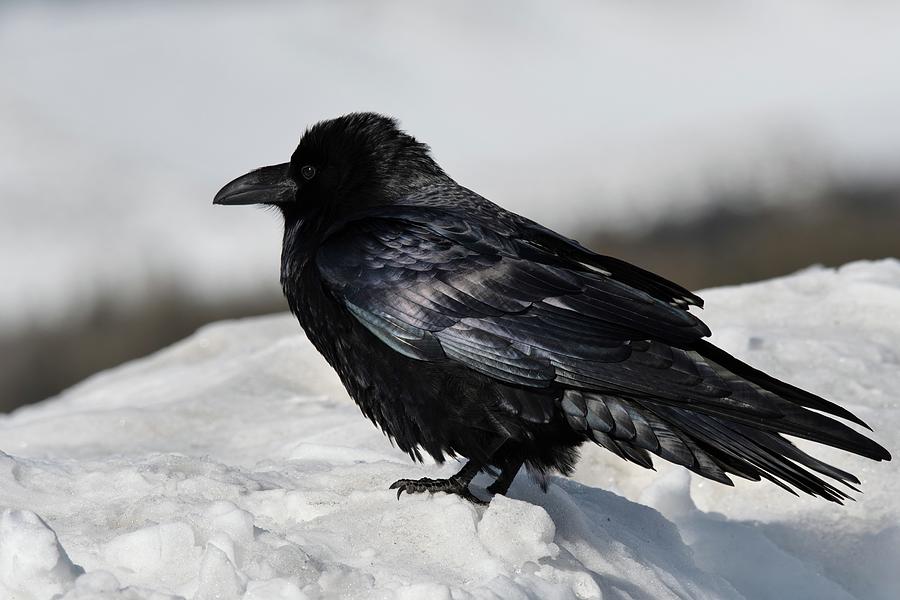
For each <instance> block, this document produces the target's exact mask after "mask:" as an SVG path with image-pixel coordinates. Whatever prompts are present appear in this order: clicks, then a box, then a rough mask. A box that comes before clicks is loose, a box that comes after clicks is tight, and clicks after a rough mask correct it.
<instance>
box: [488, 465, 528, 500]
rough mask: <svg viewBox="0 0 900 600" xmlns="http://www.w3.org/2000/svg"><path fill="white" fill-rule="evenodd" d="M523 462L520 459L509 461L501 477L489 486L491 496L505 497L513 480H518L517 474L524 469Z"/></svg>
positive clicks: (501, 472)
mask: <svg viewBox="0 0 900 600" xmlns="http://www.w3.org/2000/svg"><path fill="white" fill-rule="evenodd" d="M522 462H523V461H522V460H519V459H511V460H509V461H507V462H506V464H504V465H503V468H502V469H501V470H500V475H499V476H498V477H497V479H495V480H494V483H492V484H491V485H489V486H488V488H487V491H488V492H490V494H491V495H495V494H502V495H504V496H505V495H506V492H507V490H509V486H510V485H512V482H513V480H514V479H515V478H516V473H518V472H519V469H521V468H522Z"/></svg>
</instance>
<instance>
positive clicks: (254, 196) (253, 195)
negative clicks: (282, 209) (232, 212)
mask: <svg viewBox="0 0 900 600" xmlns="http://www.w3.org/2000/svg"><path fill="white" fill-rule="evenodd" d="M290 167H291V163H282V164H280V165H272V166H271V167H262V168H261V169H256V170H255V171H251V172H249V173H247V174H246V175H241V176H240V177H238V178H237V179H235V180H234V181H232V182H230V183H229V184H227V185H226V186H225V187H223V188H222V189H221V190H219V193H218V194H216V197H215V198H214V199H213V204H278V203H281V202H294V201H295V200H296V194H297V184H296V182H295V181H294V180H293V179H292V178H291V175H290Z"/></svg>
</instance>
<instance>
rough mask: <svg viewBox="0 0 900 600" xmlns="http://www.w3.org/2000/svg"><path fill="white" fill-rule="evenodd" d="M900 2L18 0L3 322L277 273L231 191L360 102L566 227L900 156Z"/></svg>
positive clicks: (446, 159)
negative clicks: (215, 205) (224, 198)
mask: <svg viewBox="0 0 900 600" xmlns="http://www.w3.org/2000/svg"><path fill="white" fill-rule="evenodd" d="M898 23H900V4H898V3H896V2H867V3H865V6H864V7H860V6H859V5H858V3H848V2H844V1H842V0H794V1H792V2H784V1H783V0H756V1H754V2H752V3H710V2H679V3H677V5H676V4H672V5H671V6H669V5H666V4H665V3H660V2H656V3H649V4H648V3H643V2H637V3H635V2H595V1H593V0H575V1H573V2H569V3H567V4H566V7H565V9H560V7H559V5H558V3H554V2H546V1H543V2H541V1H538V2H524V1H520V0H503V1H500V2H492V3H490V4H486V3H484V2H480V1H478V0H466V1H462V2H450V3H448V2H415V1H409V0H385V1H383V2H378V3H372V2H368V1H366V0H356V1H347V2H318V3H315V2H300V3H298V2H289V1H280V2H247V3H236V2H229V3H226V4H224V5H223V4H222V3H219V2H199V1H193V2H190V1H183V2H163V3H152V2H97V1H94V2H74V1H73V2H6V3H0V72H2V73H3V77H2V78H0V156H2V157H3V160H2V161H0V272H2V273H4V285H3V286H0V327H2V328H4V329H7V328H21V327H24V326H27V325H28V324H29V323H30V322H34V323H37V324H40V325H45V324H48V322H49V323H50V324H52V323H53V322H55V321H58V320H60V319H63V318H69V317H70V316H71V315H72V314H76V315H77V314H79V311H89V310H90V309H91V307H92V306H94V304H95V303H96V302H97V301H98V300H99V301H106V302H108V303H113V304H115V303H127V302H137V301H141V300H146V298H147V296H150V295H152V294H153V293H154V291H155V290H158V289H159V288H161V287H165V286H172V287H175V288H177V289H181V290H186V293H190V294H197V295H199V296H201V297H203V298H210V297H211V298H221V297H225V296H228V295H229V294H231V295H233V294H237V293H246V292H249V291H254V290H258V289H259V288H260V286H264V285H269V286H270V288H271V289H272V290H273V291H275V292H277V288H276V286H275V285H273V284H272V283H271V282H272V281H275V280H276V277H274V276H273V275H277V264H278V262H277V256H278V251H279V249H280V236H278V235H277V234H274V233H273V231H272V229H273V226H275V225H274V224H273V219H271V218H269V217H268V215H265V214H263V213H259V212H253V211H247V210H243V211H238V210H228V209H222V210H213V209H212V207H211V206H210V202H211V200H212V197H213V195H214V194H215V192H216V190H217V189H218V188H219V187H220V186H221V185H223V184H224V183H225V182H226V181H228V180H229V179H231V178H232V177H236V176H237V175H240V174H242V173H244V172H246V171H248V170H250V169H252V168H255V167H257V166H261V165H263V164H272V163H277V162H282V161H284V160H286V158H287V157H288V156H289V155H290V152H291V151H292V150H293V148H294V146H295V145H296V143H297V140H298V138H299V136H300V135H301V133H302V131H303V129H304V128H305V127H307V126H308V125H309V124H311V123H313V122H315V121H317V120H319V119H324V118H331V117H334V116H337V115H339V114H342V113H345V112H350V111H356V110H377V111H382V112H386V113H389V114H392V115H396V116H397V117H399V118H400V119H401V122H402V125H403V126H404V127H405V128H407V129H408V130H409V131H411V132H413V133H414V134H415V135H417V136H418V137H420V139H422V140H424V141H426V142H428V143H429V144H431V145H432V147H433V148H434V150H435V156H436V158H437V159H438V161H439V162H440V163H441V164H442V165H443V166H444V167H445V168H446V169H447V170H448V172H449V173H450V174H451V175H453V176H454V177H455V178H457V179H458V180H459V181H460V183H462V184H463V185H466V186H468V187H471V188H472V189H474V190H476V191H478V192H479V193H481V194H484V195H485V196H487V197H488V198H490V199H492V200H494V201H496V202H498V203H500V204H502V205H503V206H505V207H507V208H509V209H512V210H514V211H516V212H520V213H522V214H525V215H526V216H528V217H531V218H534V219H536V220H538V221H540V222H541V223H544V224H546V225H548V226H550V227H553V228H555V229H563V230H564V232H566V231H568V232H570V233H571V232H572V231H573V230H575V229H577V228H578V227H580V226H583V224H584V223H592V224H596V226H597V227H604V228H608V227H628V226H635V227H636V226H643V225H646V224H653V223H654V222H655V221H656V220H657V219H660V218H678V217H681V218H687V217H689V216H690V215H691V214H695V213H697V212H699V211H702V210H704V207H705V206H706V205H708V204H709V203H710V202H713V201H716V202H733V203H734V205H735V206H734V208H736V209H742V208H745V205H746V204H747V203H748V202H749V200H748V196H754V195H758V196H759V198H761V201H763V202H771V203H779V202H792V201H796V200H797V198H809V197H812V196H814V195H815V191H816V186H817V185H819V184H820V183H821V181H822V179H827V178H829V177H831V176H834V177H837V178H851V179H853V178H857V179H868V178H870V177H871V178H876V179H877V178H878V177H885V176H895V174H896V165H897V164H898V162H900V69H898V68H897V59H896V57H897V56H900V36H898V35H897V31H898ZM798 188H799V189H798ZM810 188H812V189H810ZM753 192H757V194H754V193H753ZM23 248H27V249H28V251H27V252H23V251H22V249H23ZM235 248H240V252H235V251H234V250H235ZM225 255H227V256H229V260H227V261H225V260H223V259H222V257H223V256H225ZM188 284H189V285H188Z"/></svg>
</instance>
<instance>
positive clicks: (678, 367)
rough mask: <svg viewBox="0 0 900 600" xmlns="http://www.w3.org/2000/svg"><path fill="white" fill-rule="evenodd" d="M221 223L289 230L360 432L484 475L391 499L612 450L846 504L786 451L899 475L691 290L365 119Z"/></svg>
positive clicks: (816, 465)
mask: <svg viewBox="0 0 900 600" xmlns="http://www.w3.org/2000/svg"><path fill="white" fill-rule="evenodd" d="M214 203H215V204H263V205H269V206H273V207H277V208H278V209H279V210H280V212H281V213H282V215H283V216H284V245H283V249H282V257H281V285H282V287H283V289H284V293H285V296H286V297H287V301H288V304H289V305H290V309H291V311H292V312H293V313H294V314H295V315H296V316H297V318H298V319H299V321H300V324H301V325H302V326H303V329H304V330H305V331H306V334H307V336H308V337H309V339H310V340H311V341H312V343H313V344H314V345H315V346H316V348H317V349H318V350H319V352H321V353H322V354H323V355H324V356H325V358H326V359H327V360H328V362H329V364H330V365H331V366H332V367H333V368H334V369H335V370H336V371H337V373H338V375H339V376H340V378H341V381H342V382H343V384H344V386H346V388H347V391H348V392H349V394H350V396H352V397H353V399H354V400H355V401H356V403H357V404H358V405H359V407H360V409H362V412H363V414H365V415H366V416H367V417H368V418H369V419H371V420H372V421H373V422H374V423H375V424H376V425H378V426H379V427H380V428H381V429H382V430H383V431H384V432H385V434H387V435H388V436H389V437H390V438H391V439H392V440H394V442H396V444H397V446H399V447H400V448H401V449H402V450H404V451H405V452H406V453H408V454H409V455H410V456H411V457H412V458H413V459H416V460H421V458H422V454H421V451H422V450H424V451H425V452H427V453H428V454H430V455H431V456H432V457H434V459H435V460H437V461H439V462H442V461H443V460H444V458H445V457H446V456H451V457H454V456H461V457H465V458H466V459H468V461H467V462H466V464H465V466H464V467H463V468H462V470H460V471H459V472H458V473H457V474H456V475H454V476H453V477H451V478H449V479H444V480H433V479H427V478H426V479H418V480H410V479H402V480H400V481H397V482H395V483H394V484H393V485H392V486H391V488H392V489H397V490H398V491H397V496H398V498H399V496H400V493H401V492H403V491H406V492H425V491H427V492H437V491H443V492H449V493H454V494H459V495H460V496H463V497H464V498H466V499H468V500H471V501H472V502H477V503H482V502H483V501H482V500H480V499H478V498H477V497H476V496H474V495H473V494H472V493H471V491H470V490H469V487H468V486H469V482H470V481H471V480H472V478H473V477H474V476H475V475H476V474H477V473H478V472H480V471H486V472H488V473H490V474H492V475H495V476H496V479H495V481H494V482H493V483H492V484H491V485H490V486H489V487H488V492H490V493H492V494H503V493H505V492H506V491H507V489H508V488H509V485H510V483H512V481H513V479H514V478H515V476H516V473H517V472H518V471H519V469H520V468H521V467H522V466H523V465H526V467H527V468H528V470H529V471H530V472H531V473H532V474H533V475H535V476H536V477H537V479H538V481H539V482H540V483H541V485H542V487H544V488H546V477H547V473H548V472H551V471H557V472H559V473H562V474H569V473H571V471H572V469H573V466H574V464H575V461H576V459H577V449H578V447H579V446H580V445H581V444H582V443H584V442H587V441H592V442H596V443H598V444H600V445H602V446H603V447H604V448H606V449H608V450H609V451H611V452H613V453H615V454H617V455H618V456H620V457H621V458H623V459H625V460H628V461H631V462H634V463H637V464H639V465H641V466H643V467H647V468H650V467H651V466H652V462H651V457H650V455H651V454H656V455H657V456H660V457H662V458H664V459H666V460H668V461H671V462H673V463H676V464H679V465H683V466H685V467H687V468H688V469H690V470H691V471H694V472H695V473H699V474H700V475H703V476H704V477H708V478H710V479H713V480H715V481H718V482H721V483H725V484H729V485H731V484H732V482H731V479H730V478H729V476H732V475H734V476H738V477H743V478H746V479H751V480H759V479H761V478H765V479H768V480H770V481H772V482H774V483H776V484H778V485H779V486H781V487H783V488H784V489H786V490H788V491H790V492H791V493H796V492H794V489H796V490H800V491H803V492H807V493H809V494H812V495H815V496H821V497H822V498H825V499H827V500H831V501H834V502H838V503H840V502H841V501H842V500H843V499H847V498H850V496H848V495H847V493H846V492H845V491H844V490H842V489H841V488H839V487H836V486H835V485H834V483H833V482H829V481H828V480H826V479H823V478H822V477H820V475H823V476H827V477H828V478H830V479H831V480H834V481H836V482H840V483H842V484H845V485H846V486H847V487H848V488H850V489H853V490H856V488H854V487H853V485H852V484H858V483H859V481H858V480H857V479H856V477H854V476H853V475H851V474H850V473H847V472H845V471H842V470H840V469H837V468H835V467H832V466H830V465H828V464H825V463H823V462H821V461H819V460H817V459H815V458H813V457H812V456H810V455H808V454H807V453H805V452H804V451H802V450H800V449H799V448H797V447H796V446H795V445H794V444H793V443H791V442H790V441H789V440H788V439H786V438H785V437H783V435H782V434H787V435H790V436H796V437H800V438H805V439H808V440H813V441H816V442H819V443H822V444H826V445H829V446H834V447H836V448H841V449H843V450H847V451H849V452H853V453H855V454H859V455H861V456H865V457H868V458H871V459H873V460H878V461H881V460H890V454H889V453H888V452H887V450H885V449H884V448H883V447H881V446H880V445H878V444H877V443H875V442H873V441H872V440H870V439H868V438H866V437H865V436H863V435H861V434H859V433H858V432H856V431H854V430H853V429H851V428H850V427H848V426H847V425H845V424H843V423H841V422H839V421H837V420H835V419H833V418H831V417H829V416H826V415H834V416H837V417H840V418H842V419H845V420H847V421H852V422H854V423H857V424H859V425H863V426H866V425H865V423H863V422H862V421H861V420H860V419H859V418H857V417H856V416H854V415H853V414H852V413H850V412H849V411H847V410H846V409H844V408H841V407H840V406H838V405H836V404H834V403H832V402H829V401H827V400H825V399H823V398H820V397H818V396H816V395H814V394H811V393H809V392H806V391H804V390H801V389H799V388H796V387H794V386H792V385H790V384H788V383H784V382H782V381H779V380H777V379H775V378H773V377H770V376H769V375H767V374H765V373H763V372H761V371H758V370H756V369H754V368H753V367H751V366H749V365H747V364H745V363H743V362H741V361H740V360H738V359H736V358H734V357H733V356H731V355H729V354H728V353H726V352H725V351H723V350H721V349H719V348H717V347H716V346H714V345H712V344H710V343H709V342H708V341H706V340H704V339H703V338H705V337H706V336H708V335H710V331H709V329H708V328H707V326H706V325H704V324H703V322H701V321H700V320H699V319H698V318H697V317H696V316H694V315H693V314H691V313H690V312H688V308H689V307H690V306H697V307H702V305H703V301H702V300H701V299H700V298H699V297H697V296H696V295H694V294H692V293H691V292H689V291H688V290H686V289H684V288H682V287H681V286H678V285H676V284H674V283H672V282H670V281H667V280H666V279H664V278H662V277H660V276H658V275H655V274H653V273H650V272H648V271H645V270H643V269H641V268H638V267H636V266H634V265H631V264H629V263H627V262H624V261H622V260H618V259H616V258H612V257H609V256H604V255H601V254H596V253H594V252H592V251H590V250H588V249H587V248H585V247H583V246H581V245H580V244H578V242H575V241H573V240H570V239H567V238H565V237H563V236H561V235H559V234H557V233H555V232H553V231H551V230H549V229H547V228H546V227H542V226H541V225H539V224H537V223H535V222H533V221H530V220H528V219H526V218H524V217H521V216H519V215H517V214H514V213H511V212H509V211H507V210H504V209H503V208H501V207H499V206H497V205H496V204H493V203H492V202H490V201H488V200H486V199H485V198H482V197H481V196H479V195H478V194H476V193H475V192H472V191H471V190H468V189H466V188H464V187H462V186H461V185H459V184H457V183H456V182H455V181H454V180H453V179H451V178H450V177H449V176H448V175H447V174H446V173H444V171H443V170H442V169H441V168H440V167H439V166H438V164H437V163H436V162H435V161H434V160H433V159H432V158H431V156H430V154H429V149H428V147H427V146H426V145H424V144H422V143H420V142H418V141H417V140H416V139H415V138H413V137H411V136H410V135H408V134H406V133H404V132H403V131H401V130H400V129H399V128H398V126H397V123H396V121H394V120H393V119H391V118H388V117H385V116H381V115H378V114H373V113H354V114H349V115H346V116H343V117H339V118H337V119H333V120H329V121H323V122H321V123H318V124H316V125H314V126H313V127H311V128H310V129H308V130H307V131H306V133H305V134H304V135H303V137H302V139H301V140H300V143H299V145H298V146H297V149H296V150H295V151H294V153H293V155H292V156H291V160H290V162H288V163H284V164H280V165H275V166H270V167H263V168H261V169H257V170H256V171H253V172H251V173H248V174H247V175H244V176H242V177H239V178H237V179H235V180H234V181H232V182H231V183H229V184H228V185H226V186H225V187H224V188H222V190H221V191H220V192H219V193H218V194H217V195H216V197H215V200H214Z"/></svg>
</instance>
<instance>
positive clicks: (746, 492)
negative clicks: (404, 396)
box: [0, 260, 900, 600]
mask: <svg viewBox="0 0 900 600" xmlns="http://www.w3.org/2000/svg"><path fill="white" fill-rule="evenodd" d="M704 296H705V298H706V300H707V306H708V308H707V310H706V311H705V312H704V318H705V319H706V320H707V322H708V323H709V324H710V325H711V327H712V328H713V330H714V331H715V332H716V334H715V338H714V339H715V341H717V342H718V343H720V344H721V345H723V346H724V347H726V348H727V349H729V350H730V351H732V352H734V353H736V354H738V355H739V356H742V357H744V358H746V359H748V360H750V361H751V362H753V363H754V364H756V365H758V366H760V367H762V368H765V369H768V370H770V371H771V372H772V373H774V374H776V375H778V376H781V377H784V378H787V379H789V380H790V381H792V382H794V383H797V384H800V385H803V386H806V387H808V388H809V389H811V390H813V391H816V392H819V393H822V394H825V395H826V396H828V397H830V398H833V399H836V400H838V401H840V402H841V403H842V404H843V405H844V406H847V407H849V408H851V409H852V410H853V411H854V412H856V413H857V414H858V415H859V416H861V417H862V418H863V419H864V420H866V421H868V422H869V423H871V424H872V425H873V426H874V427H875V432H874V434H873V435H874V436H875V438H876V439H877V440H878V441H880V442H881V443H883V444H884V445H885V446H886V447H888V448H889V449H892V450H894V451H896V449H897V446H898V445H897V443H896V442H897V440H898V439H900V433H898V432H900V402H898V398H897V396H896V390H897V389H900V369H898V365H900V261H897V260H884V261H880V262H860V263H853V264H849V265H846V266H844V267H843V268H840V269H838V270H831V269H823V268H811V269H808V270H806V271H803V272H800V273H798V274H795V275H792V276H790V277H786V278H782V279H777V280H772V281H768V282H762V283H757V284H752V285H745V286H739V287H734V288H722V289H716V290H709V291H707V292H705V293H704ZM0 440H3V442H2V443H3V445H2V451H3V453H2V454H0V509H2V516H0V597H2V598H14V599H15V600H43V599H45V598H50V597H51V596H54V595H55V596H56V597H62V598H65V599H66V600H76V599H77V600H81V599H89V598H90V599H96V598H103V599H109V600H118V599H129V600H135V599H151V598H152V599H154V600H162V599H171V598H185V599H204V600H205V599H212V598H216V599H219V600H225V599H238V598H240V599H243V600H263V599H284V600H300V599H338V598H384V599H388V598H397V599H407V598H408V599H419V598H428V599H447V600H461V599H470V598H471V599H476V598H477V599H482V598H484V599H488V598H491V599H497V598H504V599H505V598H512V599H523V600H524V599H560V600H561V599H567V600H570V599H574V598H579V599H581V598H604V599H610V598H715V599H719V598H747V599H763V598H773V597H781V598H809V599H813V598H815V599H831V598H835V599H837V598H840V599H849V598H857V599H863V598H865V599H867V600H868V599H875V600H888V599H892V598H896V597H898V594H900V570H898V569H897V566H898V561H900V519H898V517H900V506H898V502H897V500H896V489H897V487H898V485H900V469H898V467H897V465H898V463H897V462H896V461H894V462H891V463H880V464H876V463H870V462H867V461H865V460H864V459H859V458H857V457H853V456H850V455H848V454H845V453H841V452H839V451H832V450H829V449H822V448H819V449H817V452H818V454H819V455H821V456H823V457H825V458H826V459H828V460H831V461H833V462H835V463H836V464H838V465H839V466H841V467H842V468H846V469H849V470H850V471H852V472H854V473H855V474H857V475H858V476H860V479H861V480H862V490H863V491H864V493H863V494H861V495H859V497H858V501H857V502H851V503H849V504H848V505H847V506H843V507H841V506H837V505H834V504H830V503H827V502H824V501H821V500H816V499H814V498H808V497H801V498H795V497H793V496H791V495H789V494H787V493H785V492H784V491H782V490H780V489H778V488H776V487H775V486H773V485H768V484H750V483H745V482H738V484H737V486H736V488H729V487H726V486H721V485H718V484H715V483H712V482H709V481H705V480H700V479H699V478H697V477H695V476H692V475H691V474H690V473H688V472H687V471H684V470H683V469H678V468H674V467H670V466H668V465H666V464H664V463H660V464H658V465H657V468H658V471H657V472H650V471H644V470H642V469H639V468H638V467H635V466H634V465H629V464H626V463H624V462H622V461H620V460H619V459H617V458H616V457H613V456H612V455H610V454H609V453H604V452H603V451H602V450H601V449H599V448H596V447H590V448H585V451H584V453H583V459H582V461H581V463H580V467H579V470H578V472H577V473H576V476H575V477H574V478H573V479H566V478H560V477H555V478H553V479H552V480H551V485H550V488H549V490H548V492H547V493H546V494H545V493H543V492H541V491H540V488H539V487H538V486H537V485H536V484H535V483H534V482H533V481H531V480H530V479H529V478H528V477H527V476H526V475H524V474H521V475H520V476H519V477H518V478H517V480H516V481H515V482H514V484H513V486H512V488H511V490H510V494H509V497H496V498H495V499H494V500H493V502H492V503H491V504H490V506H489V507H487V508H484V507H475V506H473V505H471V504H469V503H467V502H465V501H463V500H461V499H459V498H457V497H454V496H448V495H445V494H438V495H435V496H422V495H404V496H403V497H402V498H401V500H400V501H398V500H397V498H396V495H395V493H394V492H393V491H392V490H389V489H388V485H389V484H390V483H391V482H392V481H394V480H396V479H399V478H402V477H420V476H432V477H439V476H448V475H450V474H452V473H453V472H454V470H455V469H457V468H458V466H459V465H458V464H456V463H452V464H445V465H443V466H439V465H436V464H433V463H426V464H422V465H417V464H413V463H411V462H410V461H409V460H408V458H407V457H406V456H405V455H404V454H402V453H400V452H399V451H397V450H396V449H394V448H392V447H391V446H390V444H389V443H388V442H387V440H386V439H385V438H384V437H382V435H381V434H380V433H379V432H378V431H377V430H376V429H375V428H374V427H373V426H372V425H371V424H370V423H369V422H368V421H366V420H365V419H364V418H363V417H362V416H361V415H360V414H359V411H358V410H357V408H356V407H355V406H354V405H353V403H352V401H351V400H350V399H349V398H348V397H347V396H346V394H345V392H344V391H343V389H342V387H341V385H340V383H339V381H338V380H337V378H336V376H335V375H334V373H333V372H332V371H331V370H330V369H329V368H328V367H327V365H326V364H325V363H324V361H323V359H322V358H321V357H320V356H319V355H318V354H317V353H316V352H315V350H314V349H313V348H312V347H311V345H310V344H309V343H308V342H307V341H306V339H305V338H304V337H303V335H302V333H301V330H300V328H299V326H298V325H297V324H296V322H295V321H294V320H293V318H292V317H291V316H289V315H275V316H270V317H263V318H253V319H246V320H240V321H233V322H223V323H217V324H214V325H210V326H207V327H205V328H204V329H202V330H201V331H199V332H198V333H197V334H196V335H194V336H192V337H190V338H188V339H186V340H184V341H182V342H180V343H178V344H176V345H174V346H172V347H170V348H168V349H165V350H163V351H161V352H159V353H157V354H154V355H152V356H149V357H147V358H145V359H142V360H138V361H135V362H132V363H129V364H127V365H124V366H122V367H119V368H116V369H113V370H110V371H107V372H104V373H101V374H98V375H96V376H94V377H91V378H90V379H88V380H87V381H85V382H83V383H81V384H79V385H78V386H76V387H74V388H72V389H70V390H68V391H67V392H65V393H63V394H61V395H60V396H59V397H56V398H53V399H50V400H47V401H45V402H43V403H40V404H37V405H34V406H28V407H24V408H21V409H19V410H18V411H16V412H15V413H13V414H11V415H6V416H2V417H0ZM487 481H488V480H487V479H486V478H485V477H484V476H481V477H479V478H478V479H476V482H475V485H476V487H479V486H483V485H485V484H486V483H487Z"/></svg>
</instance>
